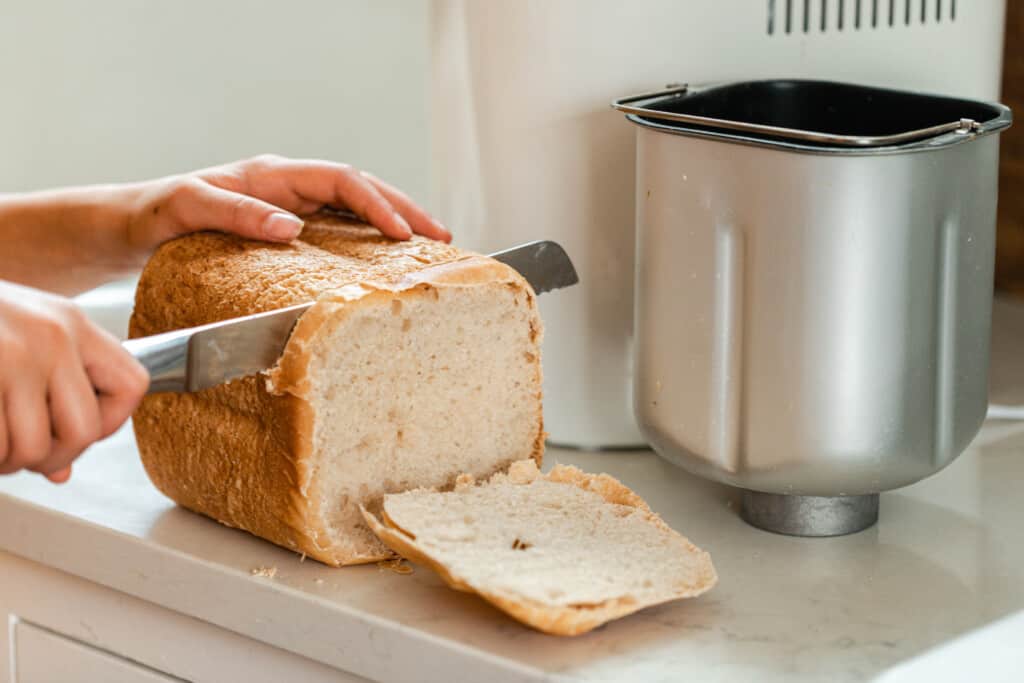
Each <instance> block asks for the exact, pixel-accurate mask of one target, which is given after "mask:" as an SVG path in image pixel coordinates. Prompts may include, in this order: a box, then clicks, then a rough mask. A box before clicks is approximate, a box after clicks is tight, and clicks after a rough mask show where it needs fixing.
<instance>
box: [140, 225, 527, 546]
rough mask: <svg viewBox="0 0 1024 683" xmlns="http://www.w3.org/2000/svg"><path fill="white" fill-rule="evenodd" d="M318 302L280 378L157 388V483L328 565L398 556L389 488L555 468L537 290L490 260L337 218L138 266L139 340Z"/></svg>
mask: <svg viewBox="0 0 1024 683" xmlns="http://www.w3.org/2000/svg"><path fill="white" fill-rule="evenodd" d="M314 300H315V301H316V302H317V303H316V305H315V306H313V307H312V308H311V309H310V310H309V311H308V312H306V313H305V314H303V315H302V317H301V318H300V319H299V321H298V323H297V324H296V326H295V329H294V331H293V332H292V335H291V338H290V339H289V341H288V344H287V347H286V348H285V351H284V353H283V355H282V357H281V360H280V361H279V363H278V365H277V366H276V367H274V368H273V369H271V370H270V371H269V372H267V373H261V374H259V375H254V376H250V377H245V378H242V379H238V380H234V381H232V382H229V383H227V384H224V385H221V386H218V387H214V388H211V389H207V390H204V391H201V392H197V393H193V394H171V393H165V394H155V395H151V396H148V397H147V398H146V399H145V400H144V401H143V403H142V405H141V406H140V407H139V409H138V411H137V412H136V414H135V416H134V426H135V434H136V439H137V441H138V446H139V452H140V453H141V455H142V461H143V463H144V465H145V468H146V471H147V473H148V474H149V477H150V479H152V481H153V483H154V484H155V485H156V486H157V488H159V489H160V490H161V491H162V492H163V493H164V494H165V495H167V496H168V497H170V498H171V499H172V500H174V501H176V502H177V503H179V504H180V505H182V506H184V507H186V508H189V509H191V510H194V511H196V512H200V513H202V514H204V515H208V516H210V517H212V518H213V519H216V520H218V521H220V522H223V523H224V524H227V525H229V526H233V527H238V528H241V529H245V530H247V531H249V532H251V533H253V534H255V535H257V536H261V537H263V538H265V539H267V540H270V541H273V542H274V543H277V544H278V545H281V546H283V547H285V548H290V549H292V550H294V551H296V552H299V553H305V554H307V555H309V556H310V557H314V558H316V559H318V560H320V561H322V562H325V563H327V564H330V565H335V566H337V565H344V564H354V563H361V562H370V561H374V560H379V559H384V558H387V557H390V556H391V551H390V550H388V548H387V547H385V546H384V545H383V544H382V543H381V542H380V541H379V540H378V538H377V537H376V536H375V535H374V534H373V533H372V532H371V531H370V530H369V528H368V527H367V526H366V523H365V521H364V518H363V517H362V515H361V514H360V507H361V506H363V507H366V508H368V509H370V510H371V511H372V510H374V509H376V508H377V506H379V505H380V501H381V499H382V497H383V495H384V494H386V493H389V492H397V491H404V490H407V489H411V488H416V487H444V486H451V485H452V484H453V483H454V479H455V477H456V476H457V475H458V474H460V473H463V472H469V473H472V474H473V475H474V476H477V477H481V478H486V477H488V476H490V475H492V474H493V473H495V472H498V471H500V470H503V469H505V468H507V466H508V465H509V464H510V463H512V462H513V461H516V460H519V459H521V458H523V457H528V458H532V459H534V460H536V461H537V462H538V463H539V462H540V460H541V457H542V453H543V437H544V433H543V424H542V417H541V368H540V338H541V323H540V318H539V316H538V314H537V308H536V299H535V295H534V293H533V291H532V289H531V288H530V286H529V284H528V283H527V282H526V281H525V280H524V279H523V278H522V277H521V276H520V275H519V274H518V273H516V272H515V271H514V270H512V269H511V268H509V267H507V266H505V265H503V264H501V263H498V262H496V261H494V260H492V259H488V258H485V257H481V256H476V255H473V254H469V253H466V252H463V251H460V250H458V249H456V248H454V247H451V246H448V245H445V244H442V243H439V242H431V241H428V240H425V239H421V238H414V239H413V240H411V241H409V242H394V241H392V240H389V239H387V238H384V237H382V236H380V235H379V233H377V232H376V231H375V230H373V229H371V228H369V227H367V226H365V225H361V224H358V223H355V222H351V221H347V220H345V219H342V218H339V217H335V216H326V215H324V216H318V217H317V218H315V219H311V220H309V221H307V223H306V227H305V229H304V230H303V233H302V235H301V236H300V238H299V239H298V240H297V241H295V242H294V243H293V244H290V245H274V244H267V243H258V242H252V241H246V240H243V239H240V238H237V237H234V236H229V235H224V234H219V233H199V234H195V235H191V236H188V237H184V238H181V239H178V240H174V241H172V242H169V243H167V244H165V245H164V246H162V247H161V248H160V249H159V250H158V251H157V253H156V254H155V255H154V256H153V258H152V259H151V260H150V262H149V263H148V265H147V266H146V268H145V271H144V272H143V274H142V278H141V280H140V282H139V287H138V293H137V295H136V301H135V310H134V313H133V315H132V319H131V325H130V336H132V337H139V336H145V335H152V334H157V333H160V332H166V331H168V330H173V329H178V328H183V327H190V326H194V325H201V324H204V323H210V322H214V321H219V320H223V319H227V318H233V317H238V316H243V315H248V314H252V313H257V312H262V311H269V310H274V309H277V308H283V307H286V306H289V305H293V304H298V303H303V302H308V301H314Z"/></svg>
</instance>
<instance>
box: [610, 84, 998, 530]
mask: <svg viewBox="0 0 1024 683" xmlns="http://www.w3.org/2000/svg"><path fill="white" fill-rule="evenodd" d="M741 85H744V84H741ZM746 85H750V84H746ZM758 85H760V86H764V87H762V88H760V89H759V88H758V87H756V86H758ZM754 86H755V87H753V88H752V89H750V88H748V89H747V90H744V89H743V88H740V89H739V90H736V89H735V88H734V89H733V90H728V92H726V93H725V94H724V96H723V97H724V99H725V100H726V102H725V103H724V104H723V103H722V102H719V104H720V105H721V107H719V108H718V109H716V107H715V105H714V103H712V104H711V105H707V104H706V103H705V105H701V106H696V105H695V106H692V107H690V108H689V111H690V113H694V112H696V114H698V115H702V116H705V117H714V116H718V115H723V114H724V115H735V116H736V118H737V119H742V118H743V117H747V119H748V120H749V121H752V122H754V126H755V129H756V127H757V126H759V125H760V126H766V125H770V126H774V127H776V128H782V127H786V128H791V129H795V128H803V129H804V130H808V131H819V132H820V131H822V130H826V131H831V132H832V133H836V134H839V135H845V134H847V133H850V132H851V130H855V129H857V127H858V126H860V127H861V128H862V129H866V130H867V131H868V132H869V133H871V136H872V137H874V138H877V139H886V138H885V137H884V136H885V135H890V134H892V133H894V132H898V131H902V130H903V129H904V128H908V127H913V126H917V127H918V128H921V127H924V126H925V124H932V123H935V121H933V120H932V119H933V118H935V117H936V116H937V117H938V118H940V119H942V118H944V117H946V116H948V112H946V111H945V110H942V111H938V113H936V112H937V110H939V109H941V107H939V106H938V105H949V106H952V111H955V110H957V106H958V105H957V103H958V102H960V103H963V104H964V107H965V108H964V107H961V109H962V110H963V111H964V112H965V113H964V114H963V115H964V116H967V115H968V114H969V115H971V116H974V117H978V118H983V119H984V120H983V121H982V122H976V124H975V125H974V126H973V127H972V125H971V124H970V123H967V122H965V123H963V125H962V126H960V127H958V128H955V129H951V130H947V131H946V132H943V133H939V134H937V135H932V136H930V137H924V138H919V139H917V140H914V141H911V142H903V143H900V144H894V145H886V146H872V145H871V142H872V141H871V140H867V139H865V140H862V141H860V142H859V143H858V142H852V141H850V140H844V141H843V143H842V144H841V145H835V144H831V143H828V142H822V141H821V140H815V141H812V140H807V139H799V138H783V137H777V136H775V135H774V134H773V135H771V136H765V135H763V134H762V133H761V132H759V131H757V130H754V132H751V131H750V130H740V129H734V128H732V129H725V128H722V129H717V130H716V129H713V128H711V127H709V125H699V126H691V125H690V124H682V125H680V123H679V122H671V121H670V122H666V121H656V120H653V119H648V118H644V117H640V116H636V115H632V116H630V119H631V121H633V122H634V123H636V124H638V126H637V131H638V132H637V177H636V192H637V248H636V288H635V292H636V295H635V326H636V329H635V335H636V356H635V383H634V401H635V403H634V408H635V413H636V417H637V420H638V423H639V424H640V427H641V429H642V431H643V433H644V434H645V436H646V437H647V438H648V439H649V440H650V442H651V444H652V445H653V446H654V448H655V449H656V450H657V452H658V453H659V454H660V455H661V456H663V457H664V458H666V459H668V460H670V461H672V462H674V463H676V464H679V465H681V466H683V467H685V468H687V469H689V470H691V471H694V472H696V473H698V474H700V475H702V476H705V477H707V478H711V479H715V480H718V481H721V482H725V483H727V484H731V485H734V486H738V487H741V488H743V489H747V490H749V491H754V492H760V493H761V494H768V495H767V496H761V497H760V498H758V496H756V495H755V496H753V497H752V498H751V497H749V496H748V499H746V500H745V505H746V515H747V517H748V520H750V521H753V522H754V523H755V524H758V525H759V526H763V527H766V528H771V529H772V530H775V531H783V532H786V533H799V534H803V535H832V534H835V533H846V532H849V531H853V530H856V529H858V528H863V527H864V526H867V525H870V523H872V522H873V521H874V519H875V518H876V517H877V510H878V507H877V495H875V494H877V493H878V492H881V491H885V490H888V489H892V488H896V487H900V486H904V485H906V484H910V483H912V482H915V481H917V480H919V479H922V478H924V477H926V476H928V475H930V474H932V473H934V472H936V471H938V470H940V469H942V468H943V467H945V466H946V465H948V464H949V463H950V462H952V461H953V459H954V458H956V457H957V455H958V454H959V453H960V452H961V451H963V450H964V449H965V447H966V446H967V444H968V443H969V442H970V441H971V439H972V438H973V437H974V436H975V434H976V433H977V431H978V429H979V427H980V425H981V423H982V421H983V419H984V416H985V412H986V408H987V369H988V353H989V326H990V317H991V297H992V270H993V256H994V241H995V220H996V213H995V211H996V192H997V171H998V169H997V167H998V136H997V135H989V134H987V133H989V132H996V131H998V130H1000V129H1002V128H1003V127H1005V126H1007V125H1009V110H1007V109H1006V108H1005V107H1001V106H1000V105H985V104H981V103H978V106H977V107H975V108H972V107H971V106H967V105H969V104H971V103H969V102H968V101H959V100H956V101H949V100H947V98H933V97H926V96H917V95H909V94H908V95H906V98H905V100H899V101H898V102H899V103H900V105H899V111H898V112H897V113H898V117H900V118H901V120H900V121H897V122H896V123H895V124H893V125H892V126H888V127H887V124H886V123H885V122H884V121H879V120H871V119H870V117H868V115H867V114H866V113H865V112H863V111H857V107H866V108H868V109H871V108H872V107H873V104H872V103H873V102H874V103H877V102H878V101H880V100H879V98H883V96H885V95H886V94H889V95H891V94H893V93H892V92H891V91H876V90H875V89H870V88H861V89H858V87H857V86H841V85H840V86H837V84H827V83H820V82H806V81H785V82H760V83H759V84H754ZM723 87H724V88H726V89H728V88H729V87H733V86H723ZM830 87H839V88H848V89H847V90H842V91H831V92H826V93H824V96H823V97H822V98H820V101H817V103H815V98H817V97H818V96H819V95H822V93H821V92H818V93H817V94H814V93H811V94H810V95H808V93H806V92H805V93H801V92H800V91H801V89H804V90H812V91H813V90H820V89H822V88H824V89H826V90H828V88H830ZM765 88H768V90H769V91H768V92H764V89H765ZM862 91H863V92H862ZM686 92H690V93H698V92H699V89H689V90H688V91H686ZM709 92H710V93H712V95H713V96H714V95H715V90H714V89H711V90H710V91H709ZM787 92H788V95H787ZM719 94H720V93H719ZM897 94H899V93H897ZM745 97H756V98H757V100H758V101H759V102H761V103H762V104H761V105H758V106H755V107H753V108H750V107H749V106H748V105H747V104H746V103H745V102H746V100H745V99H744V98H745ZM773 97H774V98H777V102H775V103H772V101H771V100H772V98H773ZM682 98H685V95H684V96H682ZM682 98H681V99H682ZM793 98H796V99H797V101H796V102H791V101H790V100H792V99H793ZM808 98H809V99H808ZM670 99H671V98H669V100H670ZM720 99H722V98H721V97H720ZM939 100H943V101H942V102H938V103H937V101H939ZM661 104H662V105H664V106H665V108H666V109H675V110H677V111H687V105H683V104H680V103H679V102H676V103H674V104H672V103H670V102H668V101H667V100H663V101H662V102H661ZM648 106H651V105H648ZM653 106H654V107H657V106H658V105H657V104H655V105H653ZM816 106H820V110H821V113H822V116H823V118H821V119H820V120H813V116H814V111H815V107H816ZM773 107H774V109H773ZM844 107H845V108H847V109H849V108H851V107H852V110H849V111H845V112H844V111H843V110H844ZM914 107H918V108H921V109H922V111H921V112H919V114H920V116H918V119H916V120H915V119H914V115H913V108H914ZM765 108H767V110H765ZM837 110H838V111H839V114H840V115H839V116H838V117H833V118H829V116H830V114H829V112H832V113H833V114H834V113H835V112H836V111H837ZM808 117H810V118H808ZM844 117H853V119H855V120H853V121H852V123H851V120H850V119H849V118H844ZM958 118H959V117H958ZM955 120H956V119H954V121H955ZM865 126H866V128H865ZM851 127H852V128H851ZM773 133H774V131H773ZM784 134H785V133H784ZM850 145H852V146H850ZM772 496H777V498H772ZM788 497H792V498H788ZM766 501H767V507H768V508H769V509H768V510H761V511H760V512H755V511H754V510H755V508H756V507H757V505H759V504H760V505H761V506H762V507H763V506H764V505H765V504H766ZM808 504H811V508H812V509H811V510H810V511H809V509H808V507H807V506H808ZM819 504H820V505H819ZM837 505H838V506H839V507H840V508H841V509H840V510H839V511H838V512H837V510H836V509H835V508H836V506H837ZM794 506H796V507H797V508H799V509H794ZM822 506H823V507H822ZM815 510H816V512H815ZM759 515H760V516H761V517H765V516H767V517H769V518H770V519H756V517H757V516H759ZM794 516H796V517H798V518H799V519H796V520H794V519H793V517H794ZM815 516H817V517H820V519H817V520H815V519H814V518H815ZM751 517H755V519H751Z"/></svg>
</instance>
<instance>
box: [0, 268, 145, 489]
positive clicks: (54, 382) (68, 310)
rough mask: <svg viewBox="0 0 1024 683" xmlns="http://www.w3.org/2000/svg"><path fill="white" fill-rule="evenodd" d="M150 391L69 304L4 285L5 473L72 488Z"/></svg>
mask: <svg viewBox="0 0 1024 683" xmlns="http://www.w3.org/2000/svg"><path fill="white" fill-rule="evenodd" d="M148 387H149V376H148V375H147V373H146V370H145V369H144V368H143V367H142V366H141V365H139V363H138V362H136V361H135V359H134V358H132V357H131V355H129V354H128V352H127V351H125V350H124V349H123V348H122V347H121V345H120V344H119V343H118V342H117V340H116V339H115V338H114V337H113V336H111V335H110V334H108V333H107V332H105V331H104V330H102V329H100V328H99V327H97V326H96V325H95V324H93V323H92V322H90V321H89V320H88V319H86V317H85V315H84V314H83V313H82V311H81V310H80V309H79V308H77V307H76V306H75V305H74V304H73V303H72V302H71V301H70V300H69V299H66V298H63V297H59V296H54V295H52V294H47V293H44V292H41V291H39V290H36V289H31V288H29V287H21V286H19V285H14V284H10V283H6V282H0V474H10V473H12V472H17V471H18V470H21V469H27V470H31V471H33V472H39V473H40V474H43V475H45V476H46V477H47V478H48V479H49V480H50V481H52V482H54V483H63V482H65V481H67V479H68V478H69V477H70V476H71V463H72V461H74V459H75V458H77V457H78V455H79V454H80V453H81V452H82V451H83V450H85V449H86V448H87V447H88V446H89V445H90V444H92V443H93V442H95V441H98V440H99V439H102V438H104V437H107V436H109V435H110V434H113V433H114V432H115V431H116V430H117V428H118V427H120V426H121V424H122V423H124V421H125V420H126V419H128V417H129V416H130V415H131V414H132V412H133V411H134V410H135V407H136V406H137V405H138V403H139V401H140V400H141V399H142V396H143V395H144V394H145V392H146V389H147V388H148Z"/></svg>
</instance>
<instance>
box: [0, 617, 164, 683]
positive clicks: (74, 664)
mask: <svg viewBox="0 0 1024 683" xmlns="http://www.w3.org/2000/svg"><path fill="white" fill-rule="evenodd" d="M11 638H12V640H13V643H12V647H13V650H14V659H13V666H12V670H13V676H14V680H16V681H17V683H64V681H67V682H68V683H71V682H72V681H104V683H169V682H171V681H175V680H181V679H175V678H172V677H170V676H165V675H164V674H162V673H159V672H156V671H153V670H152V669H149V668H146V667H143V666H139V665H138V664H134V663H132V662H130V661H128V660H127V659H122V658H121V657H117V656H115V655H112V654H110V653H109V652H104V651H103V650H97V649H96V648H94V647H90V646H88V645H86V644H84V643H80V642H78V641H75V640H71V639H70V638H66V637H64V636H60V635H57V634H56V633H53V632H52V631H48V630H46V629H42V628H40V627H38V626H35V625H33V624H30V623H28V622H26V621H15V622H14V624H13V628H12V629H11Z"/></svg>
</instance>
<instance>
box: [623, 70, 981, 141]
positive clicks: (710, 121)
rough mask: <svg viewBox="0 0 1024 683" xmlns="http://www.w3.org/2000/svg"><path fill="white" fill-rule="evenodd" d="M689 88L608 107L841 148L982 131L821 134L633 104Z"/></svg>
mask: <svg viewBox="0 0 1024 683" xmlns="http://www.w3.org/2000/svg"><path fill="white" fill-rule="evenodd" d="M691 90H692V89H691V88H690V86H688V85H670V86H668V87H667V88H666V89H665V90H661V91H658V92H648V93H644V94H642V95H630V96H629V97H623V98H620V99H617V100H615V101H614V102H612V105H611V106H612V109H616V110H618V111H621V112H623V113H624V114H632V115H633V116H640V117H643V118H645V119H654V120H656V121H672V122H679V123H689V124H693V125H696V126H708V127H711V128H726V129H729V130H736V131H740V132H743V133H754V134H758V135H770V136H773V137H780V138H789V139H793V140H801V141H805V142H818V143H824V144H830V145H839V146H843V147H885V146H889V145H898V144H902V143H904V142H913V141H915V140H922V139H924V138H930V137H935V136H937V135H941V134H943V133H953V132H956V133H960V134H963V135H966V134H969V133H982V132H984V129H983V127H982V125H981V124H980V123H978V122H977V121H975V120H973V119H960V120H959V121H953V122H950V123H941V124H939V125H937V126H930V127H928V128H919V129H917V130H911V131H906V132H903V133H894V134H892V135H875V136H862V135H833V134H832V133H820V132H817V131H810V130H799V129H797V128H782V127H779V126H767V125H764V124H760V123H745V122H743V121H729V120H726V119H716V118H712V117H708V116H697V115H695V114H679V113H677V112H671V111H659V110H657V109H648V108H646V107H643V106H633V103H635V102H643V101H645V100H651V99H655V98H665V97H676V98H679V97H681V96H682V95H684V94H686V93H688V92H691Z"/></svg>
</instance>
